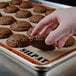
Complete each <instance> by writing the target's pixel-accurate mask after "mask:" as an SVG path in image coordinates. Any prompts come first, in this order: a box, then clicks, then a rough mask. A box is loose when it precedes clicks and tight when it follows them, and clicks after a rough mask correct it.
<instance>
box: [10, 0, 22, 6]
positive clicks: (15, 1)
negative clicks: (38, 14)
mask: <svg viewBox="0 0 76 76" xmlns="http://www.w3.org/2000/svg"><path fill="white" fill-rule="evenodd" d="M21 2H22V0H11V1H10V4H12V5H20V3H21Z"/></svg>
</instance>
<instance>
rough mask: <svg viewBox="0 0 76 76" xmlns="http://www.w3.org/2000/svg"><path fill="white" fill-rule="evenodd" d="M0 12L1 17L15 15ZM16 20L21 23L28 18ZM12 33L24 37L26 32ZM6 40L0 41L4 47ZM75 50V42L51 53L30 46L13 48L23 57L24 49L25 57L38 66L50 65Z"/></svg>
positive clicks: (1, 10)
mask: <svg viewBox="0 0 76 76" xmlns="http://www.w3.org/2000/svg"><path fill="white" fill-rule="evenodd" d="M28 10H30V11H32V10H33V8H32V9H28ZM0 12H1V14H2V15H11V16H13V17H15V13H13V14H8V13H4V12H3V9H0ZM32 13H34V12H33V11H32ZM34 14H35V13H34ZM15 18H16V17H15ZM16 19H17V20H21V21H22V20H23V21H25V20H26V21H28V22H29V20H28V18H27V19H19V18H16ZM31 24H32V25H33V26H35V25H36V24H35V23H31ZM0 27H7V28H9V25H7V26H3V25H0ZM13 33H16V34H25V35H26V32H15V31H13ZM74 38H75V39H76V37H74ZM6 40H7V39H0V42H1V43H4V44H5V45H6ZM75 48H76V41H75V43H74V45H73V46H71V47H67V48H62V49H55V50H52V51H42V50H40V49H37V48H34V47H32V46H28V47H24V48H14V49H16V51H19V52H20V53H21V54H23V55H24V52H21V51H22V50H23V49H25V51H29V52H28V53H25V55H26V56H27V57H28V58H30V59H31V60H34V61H37V62H38V63H40V64H45V63H47V62H49V63H51V62H53V61H55V60H57V59H59V58H60V57H64V56H66V54H68V53H70V52H73V51H75V50H73V49H75ZM30 52H33V53H32V54H29V53H30ZM35 54H36V55H38V56H37V57H36V56H34V57H31V56H32V55H35ZM40 58H41V59H40Z"/></svg>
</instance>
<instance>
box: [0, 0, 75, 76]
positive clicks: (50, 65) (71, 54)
mask: <svg viewBox="0 0 76 76" xmlns="http://www.w3.org/2000/svg"><path fill="white" fill-rule="evenodd" d="M4 1H6V0H4ZM35 2H39V3H41V4H43V5H46V6H49V7H53V8H70V7H71V6H67V5H61V4H56V3H52V2H47V1H43V0H36V1H35ZM70 49H71V48H70ZM0 52H1V53H2V54H4V55H6V56H7V57H9V58H10V59H11V60H13V61H15V62H17V63H19V64H20V65H22V66H23V67H25V68H26V66H28V68H31V69H32V70H35V71H41V72H42V71H49V70H51V69H53V68H55V67H56V66H58V65H60V64H62V63H64V62H65V61H68V60H69V59H71V58H72V57H74V56H76V46H74V47H73V48H72V49H71V51H68V52H67V53H66V54H64V55H62V56H59V58H57V59H56V60H55V59H54V61H51V62H49V63H48V64H40V65H39V64H33V63H31V62H30V61H28V60H26V59H24V58H22V57H20V56H19V55H17V54H15V53H13V52H11V51H9V50H8V49H6V48H4V47H2V46H0ZM42 53H44V54H43V55H44V56H46V54H45V53H46V52H42ZM48 53H49V52H48ZM38 55H41V52H39V53H38ZM46 58H48V59H49V57H48V54H47V57H46ZM41 76H43V75H41Z"/></svg>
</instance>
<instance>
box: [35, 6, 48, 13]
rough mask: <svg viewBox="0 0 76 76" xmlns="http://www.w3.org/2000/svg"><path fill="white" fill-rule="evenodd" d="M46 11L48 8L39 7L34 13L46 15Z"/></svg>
mask: <svg viewBox="0 0 76 76" xmlns="http://www.w3.org/2000/svg"><path fill="white" fill-rule="evenodd" d="M46 11H47V8H46V7H45V6H42V5H40V6H39V5H38V6H35V7H34V12H36V13H45V12H46Z"/></svg>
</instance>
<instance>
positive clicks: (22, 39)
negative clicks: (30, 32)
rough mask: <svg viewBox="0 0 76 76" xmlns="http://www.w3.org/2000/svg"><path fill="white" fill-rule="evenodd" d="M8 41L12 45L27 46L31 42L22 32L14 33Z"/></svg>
mask: <svg viewBox="0 0 76 76" xmlns="http://www.w3.org/2000/svg"><path fill="white" fill-rule="evenodd" d="M6 43H7V45H8V46H11V47H25V46H27V45H28V44H29V38H28V37H27V36H25V35H22V34H13V35H11V36H10V37H9V38H8V39H7V41H6Z"/></svg>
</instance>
